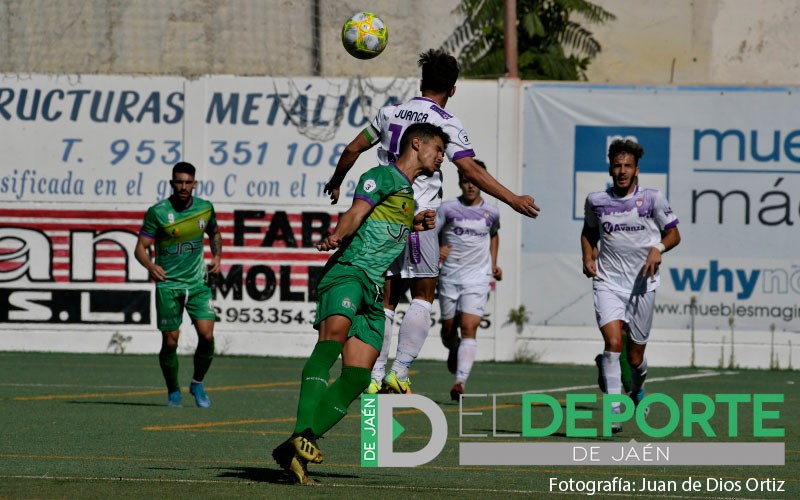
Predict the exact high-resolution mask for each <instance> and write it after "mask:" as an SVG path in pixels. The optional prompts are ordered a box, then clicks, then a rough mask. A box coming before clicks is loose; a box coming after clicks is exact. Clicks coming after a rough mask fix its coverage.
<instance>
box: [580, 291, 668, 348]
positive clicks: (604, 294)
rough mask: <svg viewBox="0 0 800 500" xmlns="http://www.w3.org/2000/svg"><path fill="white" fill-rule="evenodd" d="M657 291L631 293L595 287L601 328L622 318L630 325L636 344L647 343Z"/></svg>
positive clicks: (597, 312)
mask: <svg viewBox="0 0 800 500" xmlns="http://www.w3.org/2000/svg"><path fill="white" fill-rule="evenodd" d="M655 301H656V291H655V290H651V291H649V292H644V293H638V294H633V295H632V294H630V293H629V292H618V291H616V290H609V289H607V288H595V289H594V312H595V315H596V316H597V326H599V327H600V328H602V327H604V326H605V325H607V324H609V323H611V322H612V321H616V320H621V321H623V322H625V323H626V324H627V325H628V330H629V331H630V338H631V340H632V341H633V342H634V343H636V344H647V340H648V339H649V338H650V327H651V326H652V324H653V305H654V304H655Z"/></svg>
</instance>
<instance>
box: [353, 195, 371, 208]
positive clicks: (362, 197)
mask: <svg viewBox="0 0 800 500" xmlns="http://www.w3.org/2000/svg"><path fill="white" fill-rule="evenodd" d="M353 200H364V201H366V202H367V203H369V206H371V207H374V206H375V202H374V201H372V200H371V199H369V198H367V197H366V196H364V195H363V194H357V195H355V196H353Z"/></svg>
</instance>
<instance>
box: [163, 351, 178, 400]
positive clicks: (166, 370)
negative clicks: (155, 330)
mask: <svg viewBox="0 0 800 500" xmlns="http://www.w3.org/2000/svg"><path fill="white" fill-rule="evenodd" d="M158 363H159V364H160V365H161V373H163V374H164V381H165V382H166V383H167V392H175V391H179V390H180V388H181V386H180V385H179V384H178V353H177V348H175V347H172V348H170V347H167V346H165V345H163V344H162V346H161V352H159V353H158Z"/></svg>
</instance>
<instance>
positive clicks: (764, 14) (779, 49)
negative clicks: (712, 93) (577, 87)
mask: <svg viewBox="0 0 800 500" xmlns="http://www.w3.org/2000/svg"><path fill="white" fill-rule="evenodd" d="M595 3H596V4H598V5H601V6H602V7H603V8H605V9H606V10H608V11H610V12H612V13H613V14H614V15H616V16H617V20H616V21H613V22H611V23H608V24H606V25H603V26H594V27H590V28H589V29H590V30H591V31H593V32H594V34H595V36H596V38H597V39H598V40H599V41H600V43H601V44H602V47H603V50H602V53H601V54H600V55H599V56H598V58H597V59H596V60H595V61H594V62H593V63H592V64H591V66H590V67H589V72H588V76H589V81H591V82H597V83H600V82H608V83H636V84H656V83H662V84H663V83H675V84H689V83H703V84H709V83H713V84H722V85H783V84H790V83H796V82H797V78H798V65H799V64H800V63H799V62H798V59H797V57H796V50H797V47H798V46H799V45H800V32H798V30H797V28H796V27H797V22H798V19H800V4H798V2H796V1H793V0H696V1H689V0H596V1H595Z"/></svg>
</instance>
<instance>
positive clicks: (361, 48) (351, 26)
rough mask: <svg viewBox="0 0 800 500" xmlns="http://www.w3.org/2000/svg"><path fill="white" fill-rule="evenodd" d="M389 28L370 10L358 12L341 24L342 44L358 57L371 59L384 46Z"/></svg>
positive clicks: (352, 54) (381, 50)
mask: <svg viewBox="0 0 800 500" xmlns="http://www.w3.org/2000/svg"><path fill="white" fill-rule="evenodd" d="M388 37H389V30H388V28H387V27H386V23H384V22H383V20H381V18H380V17H378V16H376V15H375V14H373V13H372V12H359V13H358V14H356V15H354V16H353V17H351V18H350V19H348V20H347V21H346V22H345V23H344V26H342V45H344V48H345V50H347V52H348V53H349V54H350V55H351V56H353V57H357V58H358V59H372V58H373V57H375V56H377V55H378V54H380V53H381V52H383V49H385V48H386V42H387V41H388V39H389V38H388Z"/></svg>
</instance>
